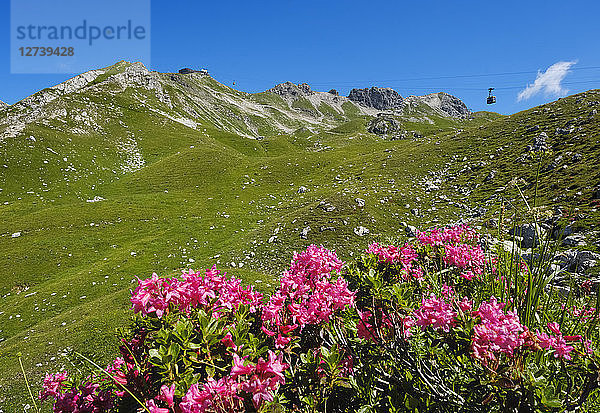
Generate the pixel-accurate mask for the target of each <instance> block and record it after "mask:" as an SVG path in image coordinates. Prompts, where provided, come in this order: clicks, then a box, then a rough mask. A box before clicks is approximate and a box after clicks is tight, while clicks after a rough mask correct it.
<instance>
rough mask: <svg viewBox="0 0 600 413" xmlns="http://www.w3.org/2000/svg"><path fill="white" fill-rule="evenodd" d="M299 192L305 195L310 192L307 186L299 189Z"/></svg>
mask: <svg viewBox="0 0 600 413" xmlns="http://www.w3.org/2000/svg"><path fill="white" fill-rule="evenodd" d="M297 192H298V193H299V194H304V193H306V192H308V188H306V187H305V186H301V187H300V188H298V191H297Z"/></svg>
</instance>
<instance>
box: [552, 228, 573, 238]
mask: <svg viewBox="0 0 600 413" xmlns="http://www.w3.org/2000/svg"><path fill="white" fill-rule="evenodd" d="M572 234H573V227H572V226H570V225H567V226H566V227H564V228H556V229H555V230H554V232H552V238H554V239H559V238H565V237H568V236H569V235H572Z"/></svg>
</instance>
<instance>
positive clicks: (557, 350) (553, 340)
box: [536, 323, 591, 360]
mask: <svg viewBox="0 0 600 413" xmlns="http://www.w3.org/2000/svg"><path fill="white" fill-rule="evenodd" d="M547 326H548V329H549V330H550V331H551V332H552V333H554V335H552V334H546V333H544V332H540V331H537V332H536V335H537V338H538V340H539V344H540V347H542V348H543V349H549V348H553V349H554V357H556V358H564V359H565V360H571V352H572V351H573V350H574V347H573V346H570V345H568V344H567V341H570V342H573V341H581V342H582V343H584V345H585V347H586V350H587V352H588V353H589V352H591V346H590V344H591V343H590V342H589V341H587V340H583V338H582V337H581V336H563V335H562V333H561V332H560V326H559V325H558V323H548V324H547Z"/></svg>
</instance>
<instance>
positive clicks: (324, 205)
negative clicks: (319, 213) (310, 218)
mask: <svg viewBox="0 0 600 413" xmlns="http://www.w3.org/2000/svg"><path fill="white" fill-rule="evenodd" d="M318 208H321V209H322V210H323V211H325V212H333V211H335V207H334V206H333V205H331V204H330V203H327V202H325V201H321V202H320V203H319V206H318Z"/></svg>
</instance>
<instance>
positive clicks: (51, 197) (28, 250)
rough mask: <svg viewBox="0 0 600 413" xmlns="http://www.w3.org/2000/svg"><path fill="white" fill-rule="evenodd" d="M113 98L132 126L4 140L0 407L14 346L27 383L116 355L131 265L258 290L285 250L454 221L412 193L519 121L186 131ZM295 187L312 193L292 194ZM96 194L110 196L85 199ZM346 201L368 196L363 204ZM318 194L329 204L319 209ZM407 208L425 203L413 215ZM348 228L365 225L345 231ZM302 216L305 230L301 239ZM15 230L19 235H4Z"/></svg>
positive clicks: (355, 241)
mask: <svg viewBox="0 0 600 413" xmlns="http://www.w3.org/2000/svg"><path fill="white" fill-rule="evenodd" d="M96 98H97V99H100V101H101V99H102V98H101V97H96ZM255 98H256V99H261V100H265V99H268V98H266V97H264V96H262V97H258V98H257V97H255ZM273 102H274V104H280V102H278V99H277V98H275V99H273ZM113 103H114V105H115V106H116V107H119V108H121V110H122V114H121V115H120V116H121V119H123V120H124V123H125V124H126V125H130V126H131V125H135V130H134V129H133V128H132V127H129V128H125V127H123V126H122V125H119V124H117V123H115V122H111V123H110V124H109V125H105V126H104V133H98V134H96V135H94V134H92V135H88V136H72V135H70V134H67V133H64V132H61V131H60V130H58V129H51V128H49V127H47V126H39V125H37V126H31V127H29V129H28V130H27V131H26V132H25V134H24V137H20V138H16V139H13V140H10V141H9V142H7V143H6V144H5V145H3V146H1V147H0V155H1V157H2V160H3V164H6V165H7V168H4V169H3V170H1V171H0V187H1V188H2V189H3V191H2V192H0V214H1V216H2V220H0V235H1V236H0V250H2V251H6V252H5V253H3V254H1V255H0V274H1V275H2V282H0V297H1V298H0V302H1V303H2V310H1V311H2V312H1V313H0V320H1V325H2V328H1V329H2V331H1V332H0V338H2V339H3V340H2V342H0V385H1V386H2V390H4V391H2V392H0V406H6V409H8V410H7V411H12V410H19V409H20V408H21V407H20V406H22V404H25V403H27V400H26V390H25V388H24V386H23V384H22V378H21V375H20V372H19V368H18V362H17V358H16V354H17V352H19V351H21V352H22V353H23V356H24V363H25V367H26V369H27V371H28V375H29V378H30V381H32V382H34V383H38V382H39V379H40V378H41V377H42V374H43V372H45V371H48V370H56V369H59V368H60V367H61V366H63V365H68V360H67V358H66V357H65V356H64V355H65V354H67V353H69V352H70V351H71V350H72V349H76V350H78V351H83V352H85V354H87V355H89V356H92V357H93V358H94V359H96V360H99V361H102V362H106V361H108V360H109V359H111V358H112V357H114V354H113V353H112V349H113V348H114V347H111V345H112V344H114V338H113V331H114V328H115V327H118V326H121V325H123V324H126V323H127V320H128V316H129V312H128V302H127V298H128V291H129V290H130V289H131V288H133V284H132V282H133V281H134V279H133V276H135V275H139V276H140V277H145V276H148V275H150V273H151V272H153V271H156V272H158V273H159V274H161V275H169V274H176V273H177V272H178V271H179V270H180V269H182V268H189V267H192V268H195V269H201V268H206V267H208V266H210V265H212V264H214V263H216V264H217V265H219V266H220V267H222V268H227V269H228V270H229V272H231V273H233V274H236V275H238V276H241V277H242V278H243V279H244V280H245V281H246V282H249V283H251V282H254V283H256V285H257V286H258V288H259V289H262V290H263V291H266V292H268V291H270V290H271V289H272V288H273V284H274V283H273V280H274V277H275V276H276V274H277V273H279V272H280V271H281V270H282V269H283V268H284V266H285V264H286V263H287V262H288V261H289V259H290V258H291V251H293V250H294V249H296V250H297V249H301V248H304V247H306V246H307V245H309V244H311V243H317V244H324V245H326V246H327V247H330V248H336V249H337V250H338V253H339V254H340V255H341V256H342V257H344V258H349V257H348V254H349V252H351V251H356V250H357V249H358V248H362V247H365V246H366V245H367V244H368V243H369V242H371V241H372V240H373V239H385V238H386V237H388V236H392V235H394V234H396V233H397V232H398V231H399V230H400V229H401V224H400V222H401V221H409V222H411V223H415V224H421V223H422V224H423V225H430V224H434V223H435V222H439V223H443V222H446V221H448V220H452V219H456V218H457V217H459V216H460V215H461V214H462V212H463V211H462V210H461V209H460V208H458V207H454V206H452V205H440V200H439V197H438V196H437V194H435V193H426V192H424V191H422V189H421V185H420V182H421V180H422V179H423V177H424V176H426V175H427V173H428V172H429V171H434V170H439V169H440V168H442V167H445V166H447V165H448V164H451V163H452V160H453V159H456V156H457V154H461V159H462V154H463V153H466V154H467V155H468V153H469V151H470V150H471V147H472V145H473V144H474V143H476V142H478V140H480V139H482V137H481V136H480V133H479V132H480V131H483V130H489V131H493V133H494V134H495V135H494V136H501V137H502V139H504V140H506V139H508V138H507V137H508V136H512V135H511V133H512V127H513V124H512V122H514V121H515V120H514V119H513V118H512V117H511V118H508V119H503V118H502V119H498V120H495V121H494V122H492V123H489V119H493V118H494V116H479V117H477V118H476V120H474V121H470V122H469V121H463V122H452V123H451V124H444V125H441V126H440V125H435V126H436V127H437V129H436V127H433V126H432V125H430V124H427V123H414V124H411V125H410V127H409V126H407V129H411V130H415V129H416V130H419V131H420V132H421V133H422V134H423V135H425V138H423V139H419V140H399V141H388V140H383V139H381V138H379V137H376V136H373V135H370V134H367V133H366V132H365V125H366V123H367V121H368V120H367V119H366V118H361V117H354V118H353V120H351V121H349V122H346V123H344V124H342V125H341V126H339V127H338V128H334V129H332V130H331V131H323V132H317V133H312V132H309V131H307V130H306V129H299V130H298V132H297V133H294V134H290V135H279V136H271V137H268V138H267V139H264V140H261V141H255V140H248V139H245V138H239V137H237V136H235V135H234V134H231V133H227V132H223V131H221V130H218V129H215V128H213V127H212V126H211V125H210V124H209V123H206V124H204V125H203V126H202V127H201V128H198V130H193V129H190V128H187V127H185V126H183V125H181V124H179V123H177V122H173V121H170V120H165V118H163V117H160V116H158V115H156V114H152V113H148V112H147V111H143V110H141V109H140V108H139V107H138V106H137V105H136V103H135V101H134V100H133V99H132V98H131V96H129V95H128V94H127V93H124V94H122V95H119V96H117V97H115V98H114V101H113ZM70 105H71V107H74V106H76V105H78V103H77V102H76V101H73V102H71V103H70ZM348 110H349V111H351V110H352V108H348ZM444 121H445V120H444ZM488 123H489V125H488V126H487V129H478V127H479V126H480V125H486V124H488ZM595 125H597V121H596V123H595ZM57 127H58V126H57ZM596 127H597V126H596ZM61 128H64V125H63V126H61ZM459 128H460V129H466V131H465V132H463V134H464V135H465V137H464V138H463V137H462V135H461V138H460V139H458V138H454V136H455V133H456V132H455V130H456V129H459ZM469 128H470V129H469ZM440 129H441V132H440ZM63 130H65V129H63ZM469 130H472V132H469ZM130 134H133V136H134V137H135V141H136V144H137V147H138V150H139V152H140V153H142V154H143V156H144V159H145V161H146V165H145V167H144V168H142V169H140V170H137V171H134V172H126V173H125V172H123V171H121V170H119V169H118V166H119V165H122V164H123V161H124V157H125V158H126V155H125V154H124V152H123V151H122V150H120V149H119V148H120V147H121V146H122V142H123V139H122V138H123V137H127V136H130ZM29 135H34V136H35V137H36V142H32V141H30V140H26V139H25V136H29ZM117 138H121V139H117ZM69 139H71V141H69ZM120 145H121V146H120ZM48 147H49V148H52V149H53V151H55V152H56V153H57V154H58V155H55V154H54V153H52V152H50V151H48V150H47V148H48ZM15 154H19V156H18V157H17V156H15ZM453 155H454V156H455V157H454V158H453V157H452V156H453ZM472 156H475V154H473V155H472ZM64 157H66V158H67V161H64V160H63V158H64ZM44 160H48V161H49V163H48V164H45V163H43V161H44ZM69 165H71V166H69ZM452 165H453V168H456V169H458V168H459V167H460V165H459V164H458V163H457V162H456V161H455V162H454V164H452ZM113 171H114V172H113ZM42 182H44V183H46V186H44V185H42ZM299 186H305V187H307V188H308V192H306V193H304V194H298V193H297V189H298V187H299ZM488 189H489V188H488ZM488 189H486V190H488ZM27 192H33V193H31V194H28V193H27ZM94 196H101V197H103V198H105V200H104V201H101V202H94V203H90V202H86V200H88V199H92V198H93V197H94ZM357 197H359V198H362V199H365V200H366V205H365V207H364V208H360V207H358V204H357V203H356V202H355V198H357ZM18 198H21V199H18ZM322 201H325V202H326V203H327V204H329V205H332V206H334V207H335V209H334V210H333V211H330V212H327V211H326V210H325V209H324V208H323V207H322V206H320V203H321V202H322ZM5 202H7V203H8V204H7V205H4V203H5ZM442 204H443V203H442ZM407 205H408V207H407ZM436 205H437V207H438V208H437V209H436V210H431V208H432V207H434V208H435V207H436ZM414 207H418V208H419V209H422V210H423V211H424V213H423V214H421V215H419V216H413V215H412V214H411V213H410V209H412V208H414ZM442 207H443V208H442ZM426 208H429V209H430V211H429V213H428V212H427V211H426ZM359 225H363V226H365V227H367V228H369V230H370V231H371V233H370V235H369V236H367V237H362V238H361V237H357V236H356V235H354V233H353V229H354V228H355V227H357V226H359ZM307 226H310V227H311V231H310V232H309V235H308V239H306V240H304V239H301V238H300V235H299V233H300V231H301V230H302V229H303V228H304V227H307ZM17 231H20V232H21V233H22V235H21V236H20V237H18V238H12V237H11V234H12V233H14V232H17ZM272 237H276V238H272ZM269 239H272V242H269V241H268V240H269ZM217 255H218V256H217ZM190 259H191V260H193V262H192V261H191V260H190ZM231 262H234V263H235V264H236V268H232V267H231ZM239 263H243V264H244V266H243V267H242V268H239Z"/></svg>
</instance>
